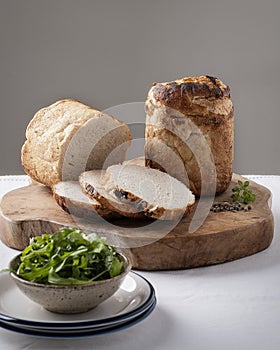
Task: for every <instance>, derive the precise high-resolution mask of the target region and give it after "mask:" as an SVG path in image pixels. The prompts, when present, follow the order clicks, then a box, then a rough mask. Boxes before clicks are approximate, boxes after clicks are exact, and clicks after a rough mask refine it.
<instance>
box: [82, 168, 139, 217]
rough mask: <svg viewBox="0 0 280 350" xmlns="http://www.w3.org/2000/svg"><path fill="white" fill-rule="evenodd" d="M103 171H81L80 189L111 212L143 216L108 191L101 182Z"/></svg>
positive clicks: (133, 207) (127, 215) (136, 209)
mask: <svg viewBox="0 0 280 350" xmlns="http://www.w3.org/2000/svg"><path fill="white" fill-rule="evenodd" d="M103 175H104V171H102V170H91V171H85V172H83V173H82V174H81V175H80V177H79V182H80V186H81V188H82V191H83V192H84V193H85V194H86V195H87V196H88V197H89V198H90V199H93V200H97V201H98V202H99V203H101V204H102V205H103V207H105V208H107V209H108V210H110V211H111V212H113V213H117V214H120V215H122V216H125V217H129V218H143V217H145V216H144V214H143V212H141V210H139V209H138V208H137V207H135V206H133V205H131V203H126V202H123V201H122V200H121V199H120V198H118V197H115V196H114V195H111V194H110V193H108V192H107V191H106V190H105V189H104V186H103V184H102V180H103Z"/></svg>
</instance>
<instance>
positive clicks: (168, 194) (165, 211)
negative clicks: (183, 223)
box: [102, 165, 195, 220]
mask: <svg viewBox="0 0 280 350" xmlns="http://www.w3.org/2000/svg"><path fill="white" fill-rule="evenodd" d="M102 184H103V186H104V189H105V191H106V192H107V193H109V194H110V195H111V196H112V197H113V198H115V199H118V200H119V201H121V202H122V203H125V204H126V205H129V204H130V205H131V206H132V207H134V208H136V209H137V211H139V212H143V213H144V214H145V215H146V216H148V217H151V218H155V219H161V220H177V219H178V218H180V217H182V216H183V215H186V214H188V213H189V212H190V210H191V208H192V206H193V204H194V202H195V197H194V195H193V194H192V193H191V191H190V190H189V189H188V188H187V187H186V186H185V185H184V184H183V183H182V182H180V181H179V180H177V179H175V178H174V177H172V176H170V175H168V174H166V173H163V172H162V171H159V170H156V169H151V168H147V167H143V166H139V165H112V166H110V167H108V168H107V170H106V173H105V176H104V178H103V180H102Z"/></svg>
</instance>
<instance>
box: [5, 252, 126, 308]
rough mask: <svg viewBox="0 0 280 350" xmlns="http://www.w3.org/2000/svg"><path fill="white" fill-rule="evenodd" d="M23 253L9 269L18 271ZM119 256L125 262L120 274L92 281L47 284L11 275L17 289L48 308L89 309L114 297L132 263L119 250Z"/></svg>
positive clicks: (11, 263) (12, 262)
mask: <svg viewBox="0 0 280 350" xmlns="http://www.w3.org/2000/svg"><path fill="white" fill-rule="evenodd" d="M20 255H21V254H19V255H17V256H16V257H14V258H13V259H12V260H11V261H10V264H9V268H10V269H13V270H17V267H18V266H19V263H20ZM118 256H119V258H120V259H121V260H122V261H123V263H124V264H123V270H122V272H121V274H120V275H118V276H115V277H113V278H110V279H106V280H102V281H96V282H93V283H89V284H82V285H70V286H61V285H46V284H40V283H33V282H30V281H27V280H24V279H23V278H21V277H19V276H17V275H16V274H15V273H13V272H11V273H10V275H11V277H12V278H13V280H14V281H15V283H16V285H17V286H18V288H19V289H20V290H21V291H22V292H23V293H24V294H25V295H26V296H27V297H28V298H29V299H31V300H32V301H34V302H35V303H37V304H40V305H41V306H43V307H44V308H45V309H46V310H48V311H52V312H57V313H63V314H74V313H80V312H86V311H89V310H91V309H93V308H95V307H96V306H97V305H99V304H100V303H102V302H103V301H105V300H106V299H108V298H109V297H110V296H112V295H113V294H114V293H115V292H116V291H117V290H118V288H119V287H120V285H121V283H122V281H123V280H124V278H125V276H126V275H127V274H128V272H129V271H130V269H131V264H130V262H129V260H128V259H127V258H126V257H125V256H124V255H123V254H119V253H118Z"/></svg>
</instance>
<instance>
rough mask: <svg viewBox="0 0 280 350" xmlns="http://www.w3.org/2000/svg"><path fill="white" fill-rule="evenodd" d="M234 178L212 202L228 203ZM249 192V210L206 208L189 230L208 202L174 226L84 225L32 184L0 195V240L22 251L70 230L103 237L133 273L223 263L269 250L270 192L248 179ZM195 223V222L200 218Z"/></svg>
mask: <svg viewBox="0 0 280 350" xmlns="http://www.w3.org/2000/svg"><path fill="white" fill-rule="evenodd" d="M238 179H241V180H244V178H242V177H241V176H239V175H234V176H233V179H232V182H231V184H230V186H229V189H228V190H227V191H226V192H225V193H223V194H222V195H220V196H217V197H216V198H215V201H225V200H227V201H230V196H231V194H232V191H231V189H232V188H233V187H234V186H235V184H236V183H237V180H238ZM250 188H251V189H252V190H253V191H254V193H255V194H256V198H257V199H256V201H255V202H254V203H253V205H252V210H249V211H247V212H245V211H239V212H235V213H234V212H219V213H213V212H210V211H209V210H208V211H207V214H206V215H204V214H203V215H204V216H206V218H204V221H203V223H202V224H200V226H199V227H198V228H197V229H196V230H195V231H194V232H189V227H193V226H190V225H194V226H195V225H196V223H195V221H194V219H195V217H194V214H195V213H196V214H195V215H197V213H198V211H197V210H196V207H197V205H199V206H200V207H199V208H200V209H201V208H202V211H201V212H202V213H203V207H204V208H209V201H208V200H207V199H201V200H200V201H198V200H197V202H196V206H195V208H194V210H193V214H192V215H190V216H188V217H187V218H184V219H182V220H181V222H180V223H179V224H177V225H176V226H175V227H172V225H171V226H170V223H168V222H159V221H157V222H156V221H151V220H148V219H147V220H142V221H141V220H138V221H137V220H131V219H122V220H117V221H113V222H107V221H105V220H103V219H100V218H99V217H93V218H92V220H91V222H88V221H87V222H85V221H84V220H82V219H76V218H74V217H72V216H71V215H70V214H68V213H66V212H64V211H63V210H62V209H61V208H60V207H59V206H58V205H57V203H56V202H55V200H54V199H53V197H52V194H51V192H50V190H49V189H48V188H47V187H45V186H43V185H40V184H37V183H33V184H30V185H29V186H26V187H22V188H19V189H16V190H14V191H11V192H9V193H7V194H6V195H5V196H4V197H3V199H2V201H1V203H0V209H1V212H0V239H1V240H2V242H3V243H5V244H6V245H7V246H9V247H11V248H15V249H19V250H22V249H24V247H26V246H27V245H28V244H29V240H30V237H33V236H36V235H40V234H42V233H53V232H55V231H57V230H58V229H59V228H60V227H62V226H71V227H80V228H82V229H84V230H85V231H94V232H97V233H99V234H100V235H102V236H105V237H107V239H108V242H109V243H111V244H115V245H116V246H118V247H121V250H123V251H124V252H125V253H127V255H128V256H129V257H130V259H131V261H132V265H133V267H134V268H135V269H142V270H163V269H169V270H171V269H180V268H192V267H197V266H205V265H211V264H217V263H222V262H226V261H231V260H234V259H238V258H241V257H245V256H248V255H251V254H254V253H257V252H259V251H261V250H263V249H266V248H267V247H269V245H270V243H271V241H272V238H273V231H274V221H273V215H272V211H271V209H270V207H271V193H270V191H269V190H268V189H267V188H265V187H263V186H260V185H258V184H256V183H254V182H253V181H250ZM203 215H202V216H201V217H203ZM196 220H197V222H198V224H199V221H201V218H200V217H199V215H198V217H196ZM168 225H169V226H168ZM173 226H174V225H173ZM169 231H170V232H169ZM163 232H165V233H166V234H165V233H164V234H163ZM168 232H169V233H168Z"/></svg>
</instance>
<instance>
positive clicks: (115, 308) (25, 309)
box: [0, 271, 155, 330]
mask: <svg viewBox="0 0 280 350" xmlns="http://www.w3.org/2000/svg"><path fill="white" fill-rule="evenodd" d="M154 302H155V291H154V288H153V286H152V285H151V283H150V282H149V281H147V280H146V279H145V278H144V277H142V276H140V275H138V274H137V273H135V272H132V271H131V272H129V274H128V275H127V276H126V278H125V280H124V281H123V283H122V285H121V286H120V288H119V289H118V291H117V292H116V293H115V294H114V295H113V296H112V297H110V298H109V299H107V300H106V301H104V302H103V303H102V304H100V305H99V306H98V307H96V308H95V309H93V310H91V311H88V312H85V313H80V314H74V315H63V314H56V313H53V312H49V311H47V310H45V309H44V308H43V307H41V306H40V305H38V304H36V303H34V302H33V301H31V300H30V299H29V298H27V297H26V296H25V295H24V294H23V293H22V292H21V291H20V290H19V289H18V287H17V286H16V284H15V283H14V282H13V280H12V279H11V277H10V275H9V274H2V275H0V321H3V322H4V323H5V324H7V323H8V324H10V325H13V326H18V325H23V326H27V327H29V326H30V327H32V328H37V329H51V330H54V329H60V330H63V329H64V330H68V329H69V330H74V329H87V328H88V329H91V330H92V329H93V328H95V327H96V328H100V327H102V326H108V325H114V324H115V325H116V324H120V323H121V322H124V321H129V320H131V319H134V318H135V317H137V316H139V315H141V314H142V313H144V312H145V311H146V310H147V309H148V308H149V307H150V306H151V305H152V304H153V303H154Z"/></svg>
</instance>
